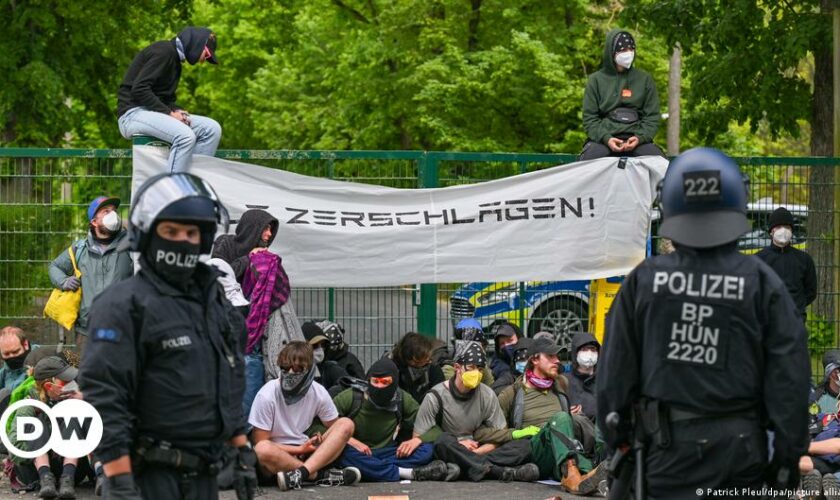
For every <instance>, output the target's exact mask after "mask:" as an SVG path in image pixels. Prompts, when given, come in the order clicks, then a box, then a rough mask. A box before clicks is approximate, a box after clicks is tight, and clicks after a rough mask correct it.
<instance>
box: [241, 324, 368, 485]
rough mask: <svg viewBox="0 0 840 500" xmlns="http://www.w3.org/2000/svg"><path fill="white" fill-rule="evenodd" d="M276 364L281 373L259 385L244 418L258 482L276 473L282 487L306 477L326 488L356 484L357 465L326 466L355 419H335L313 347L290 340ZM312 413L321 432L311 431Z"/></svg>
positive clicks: (300, 482)
mask: <svg viewBox="0 0 840 500" xmlns="http://www.w3.org/2000/svg"><path fill="white" fill-rule="evenodd" d="M277 363H278V365H279V366H280V377H279V378H278V379H275V380H272V381H270V382H268V383H267V384H265V385H264V386H263V388H262V389H260V392H259V393H257V397H256V399H254V404H253V406H252V407H251V415H250V417H249V418H248V423H249V424H251V425H252V426H253V428H254V429H253V432H252V435H251V440H252V442H253V443H254V450H255V451H256V453H257V458H258V460H259V472H260V476H261V477H260V479H261V481H263V482H265V481H266V480H269V481H270V480H271V479H272V478H273V477H275V476H276V480H277V484H278V486H279V487H280V489H281V490H283V491H286V490H291V489H300V488H301V486H302V485H303V484H304V483H306V482H309V481H318V484H321V485H324V486H333V485H352V484H356V483H357V482H359V480H360V479H361V473H360V472H359V469H356V468H355V467H345V468H344V469H329V470H325V467H328V466H329V465H330V464H331V463H333V462H334V461H335V460H336V459H337V458H338V457H339V456H340V455H341V453H342V452H343V451H344V446H345V445H346V444H347V441H348V440H349V439H350V437H351V436H352V435H353V421H352V420H350V419H348V418H339V415H338V410H337V409H336V407H335V404H333V401H332V399H330V396H329V394H328V393H327V390H326V389H324V387H323V386H322V385H321V384H319V383H318V382H315V363H314V361H313V359H312V347H311V346H310V345H309V344H308V343H306V342H301V341H293V342H290V343H289V344H288V345H286V347H284V348H283V350H282V351H281V352H280V356H279V359H278V360H277ZM316 417H317V419H318V420H320V423H321V424H323V426H324V427H326V429H327V430H326V432H324V433H323V434H321V433H320V432H313V431H312V430H311V428H312V426H313V423H315V422H316Z"/></svg>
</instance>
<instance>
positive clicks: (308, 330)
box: [300, 321, 330, 346]
mask: <svg viewBox="0 0 840 500" xmlns="http://www.w3.org/2000/svg"><path fill="white" fill-rule="evenodd" d="M300 329H301V330H303V336H304V337H305V338H306V341H307V342H309V345H313V346H314V345H318V344H320V343H321V342H329V341H330V339H328V338H327V336H326V335H324V330H321V327H320V326H318V325H317V323H315V322H314V321H307V322H306V323H304V324H302V325H300Z"/></svg>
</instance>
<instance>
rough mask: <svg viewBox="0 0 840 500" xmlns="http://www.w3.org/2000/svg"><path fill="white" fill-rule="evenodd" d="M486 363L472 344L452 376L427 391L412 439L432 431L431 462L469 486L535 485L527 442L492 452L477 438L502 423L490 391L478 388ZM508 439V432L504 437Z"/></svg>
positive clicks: (535, 473) (535, 471) (491, 446)
mask: <svg viewBox="0 0 840 500" xmlns="http://www.w3.org/2000/svg"><path fill="white" fill-rule="evenodd" d="M486 364H487V357H486V355H485V354H484V350H483V349H482V348H481V345H480V344H479V343H477V342H474V343H473V344H472V345H471V346H470V347H469V348H468V349H466V350H465V351H464V352H463V353H461V354H460V355H459V357H458V359H457V360H455V376H454V377H453V378H452V379H450V380H447V381H446V382H442V383H440V384H438V385H436V386H434V387H433V388H432V390H430V391H429V394H427V395H426V398H425V399H424V400H423V403H422V404H421V405H420V410H419V411H418V413H417V419H416V421H415V423H414V439H413V442H415V443H416V442H418V440H419V439H420V437H421V436H425V437H428V435H427V433H428V432H429V431H431V430H432V429H433V428H434V427H435V426H437V427H438V428H439V429H440V430H441V431H443V432H442V434H440V436H439V437H438V438H437V440H436V441H435V457H437V458H438V459H440V460H443V461H444V462H447V463H454V464H456V465H458V467H460V469H461V471H462V473H461V475H462V477H466V478H468V479H470V480H472V481H481V480H482V479H500V480H502V481H524V482H529V481H536V480H537V479H538V478H539V469H538V468H537V466H536V465H534V464H532V463H528V462H530V460H529V457H530V446H529V444H528V442H527V441H509V442H507V443H504V444H502V445H501V446H497V445H496V444H494V443H489V442H485V441H483V440H482V439H481V437H480V436H479V433H480V432H482V431H485V432H490V433H492V432H493V431H500V430H505V429H506V428H507V423H506V422H505V417H504V415H503V414H502V409H501V408H500V407H499V400H498V399H497V398H496V394H495V393H494V392H493V389H491V388H490V387H488V386H486V385H484V384H482V383H481V371H480V368H482V367H484V366H486ZM508 433H509V432H508Z"/></svg>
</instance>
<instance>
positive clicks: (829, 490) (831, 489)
mask: <svg viewBox="0 0 840 500" xmlns="http://www.w3.org/2000/svg"><path fill="white" fill-rule="evenodd" d="M822 493H823V495H825V500H840V481H838V480H837V476H835V475H834V474H826V475H824V476H823V477H822Z"/></svg>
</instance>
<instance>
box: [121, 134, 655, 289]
mask: <svg viewBox="0 0 840 500" xmlns="http://www.w3.org/2000/svg"><path fill="white" fill-rule="evenodd" d="M167 154H168V150H167V149H165V148H160V147H154V146H135V147H134V171H133V177H132V192H134V191H135V190H136V189H137V187H138V186H139V185H140V184H141V183H142V182H143V181H144V180H145V179H146V178H148V177H150V176H152V175H155V174H157V173H160V172H164V171H165V170H166V158H167ZM667 165H668V162H667V160H665V159H664V158H660V157H642V158H629V159H627V161H626V164H623V165H619V159H618V158H603V159H599V160H593V161H586V162H577V163H571V164H568V165H562V166H557V167H552V168H547V169H545V170H540V171H536V172H531V173H527V174H522V175H516V176H513V177H506V178H503V179H498V180H492V181H487V182H483V183H480V184H470V185H463V186H454V187H446V188H434V189H397V188H390V187H382V186H375V185H370V184H361V183H354V182H342V181H335V180H330V179H324V178H318V177H308V176H304V175H299V174H294V173H291V172H286V171H282V170H276V169H271V168H266V167H260V166H256V165H250V164H246V163H240V162H234V161H227V160H222V159H219V158H214V157H209V156H202V155H195V156H194V159H193V164H192V167H191V168H190V170H189V172H191V173H193V174H195V175H198V176H200V177H202V178H204V179H205V180H207V181H208V182H209V183H210V184H211V185H212V186H213V187H214V188H215V189H216V191H217V192H218V194H219V196H220V198H221V199H222V201H223V203H224V204H225V206H226V207H227V208H228V210H229V211H230V214H231V218H232V219H233V220H236V219H238V218H239V216H240V215H241V214H242V213H243V212H244V211H245V210H248V209H249V208H262V209H264V210H267V211H268V212H270V213H271V214H272V215H273V216H274V217H276V218H277V219H278V220H279V221H280V228H279V230H278V235H277V237H276V238H275V240H274V243H273V245H272V247H271V250H272V251H274V252H276V253H278V254H279V255H280V256H282V257H283V266H284V267H285V269H286V271H287V272H288V273H289V276H290V278H291V281H292V283H293V284H294V285H295V286H335V287H339V286H353V287H366V286H389V285H404V284H415V283H461V282H474V281H491V282H492V281H560V280H577V279H594V278H605V277H609V276H617V275H623V274H627V273H628V272H629V271H630V270H631V269H632V268H633V267H634V266H635V265H636V264H638V263H639V262H641V260H642V259H644V257H645V248H646V242H647V233H648V225H649V222H650V216H651V209H650V207H651V204H652V202H653V198H654V195H655V186H656V184H657V182H658V181H659V180H660V179H661V178H662V176H663V175H664V173H665V169H666V167H667ZM234 229H235V226H234V225H232V226H231V229H230V231H231V232H233V231H234Z"/></svg>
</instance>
